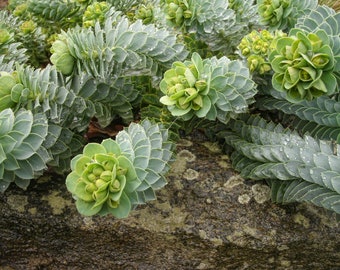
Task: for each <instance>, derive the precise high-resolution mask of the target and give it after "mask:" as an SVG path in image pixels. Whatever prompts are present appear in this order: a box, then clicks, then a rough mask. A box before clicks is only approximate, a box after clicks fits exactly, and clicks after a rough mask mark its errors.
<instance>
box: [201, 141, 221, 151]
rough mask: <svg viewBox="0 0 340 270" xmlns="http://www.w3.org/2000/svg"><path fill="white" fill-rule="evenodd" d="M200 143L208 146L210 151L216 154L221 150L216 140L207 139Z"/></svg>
mask: <svg viewBox="0 0 340 270" xmlns="http://www.w3.org/2000/svg"><path fill="white" fill-rule="evenodd" d="M202 145H203V146H205V147H206V148H208V150H209V151H210V152H212V153H216V154H218V153H221V152H222V149H221V146H220V145H219V144H218V143H216V142H208V141H207V142H203V143H202Z"/></svg>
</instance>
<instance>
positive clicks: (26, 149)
mask: <svg viewBox="0 0 340 270" xmlns="http://www.w3.org/2000/svg"><path fill="white" fill-rule="evenodd" d="M0 130H1V132H0V191H1V192H4V191H5V190H6V189H7V188H8V186H9V185H10V184H11V183H12V182H15V184H16V185H18V186H19V187H21V188H23V189H25V188H27V186H28V185H29V183H30V180H31V179H34V178H36V177H37V176H39V175H41V174H42V172H43V170H45V169H46V168H47V167H46V163H47V162H48V161H50V160H51V156H50V154H49V152H48V151H47V150H46V148H45V147H44V146H43V143H44V140H45V138H46V136H47V134H48V121H47V119H46V116H45V115H44V114H34V115H33V114H32V112H31V111H28V110H24V109H21V110H19V111H17V112H16V113H14V112H13V111H12V110H11V109H5V110H3V111H1V112H0Z"/></svg>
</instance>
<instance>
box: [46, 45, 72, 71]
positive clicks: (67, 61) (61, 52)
mask: <svg viewBox="0 0 340 270" xmlns="http://www.w3.org/2000/svg"><path fill="white" fill-rule="evenodd" d="M51 52H52V55H51V58H50V59H51V62H52V64H54V65H55V66H56V68H57V70H59V71H60V72H61V73H63V74H64V75H70V74H71V73H72V71H73V67H74V64H75V58H74V57H73V56H72V55H71V54H70V51H69V49H68V46H67V43H66V40H56V41H55V42H53V44H52V47H51Z"/></svg>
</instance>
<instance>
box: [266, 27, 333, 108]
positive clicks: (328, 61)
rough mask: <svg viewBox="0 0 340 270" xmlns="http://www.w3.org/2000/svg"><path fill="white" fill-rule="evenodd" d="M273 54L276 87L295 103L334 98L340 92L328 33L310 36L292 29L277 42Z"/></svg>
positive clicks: (271, 56) (274, 84)
mask: <svg viewBox="0 0 340 270" xmlns="http://www.w3.org/2000/svg"><path fill="white" fill-rule="evenodd" d="M275 42H276V43H275V46H274V47H273V51H272V52H271V54H270V55H269V61H270V62H271V65H272V68H273V70H274V75H273V78H272V83H273V87H274V88H275V89H276V90H278V91H281V92H286V93H287V99H288V100H290V101H291V102H298V101H301V100H304V99H305V100H311V99H313V98H315V97H318V96H321V95H331V94H333V93H334V92H335V91H336V89H337V82H336V78H335V76H334V75H333V74H332V73H333V68H334V56H333V52H332V49H331V48H330V46H329V39H328V36H327V34H326V32H325V31H323V30H318V31H317V32H315V33H306V32H304V31H302V30H300V29H292V30H291V31H290V32H289V36H288V37H282V38H279V39H277V40H276V41H275Z"/></svg>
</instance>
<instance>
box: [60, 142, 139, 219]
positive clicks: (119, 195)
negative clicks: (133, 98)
mask: <svg viewBox="0 0 340 270" xmlns="http://www.w3.org/2000/svg"><path fill="white" fill-rule="evenodd" d="M71 169H72V172H71V173H70V174H69V175H68V177H67V179H66V186H67V188H68V190H69V191H70V192H71V193H72V194H74V195H75V197H76V206H77V209H78V211H79V213H81V214H83V215H86V216H89V215H95V214H101V215H103V214H107V213H111V214H113V215H114V216H116V217H118V218H123V217H126V216H127V215H128V214H129V212H130V211H131V205H132V203H131V200H130V197H131V196H132V195H131V194H133V193H134V192H135V190H136V188H137V187H138V186H139V185H140V183H141V181H140V180H139V179H138V177H137V174H136V171H135V169H134V167H133V164H132V163H131V161H130V160H129V159H128V158H127V157H126V156H124V155H123V154H122V153H121V149H120V147H119V145H118V144H117V143H116V142H115V141H114V140H112V139H106V140H104V141H103V142H102V143H101V144H98V143H89V144H87V145H86V146H85V148H84V150H83V154H79V155H77V156H76V157H75V158H74V159H72V162H71Z"/></svg>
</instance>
